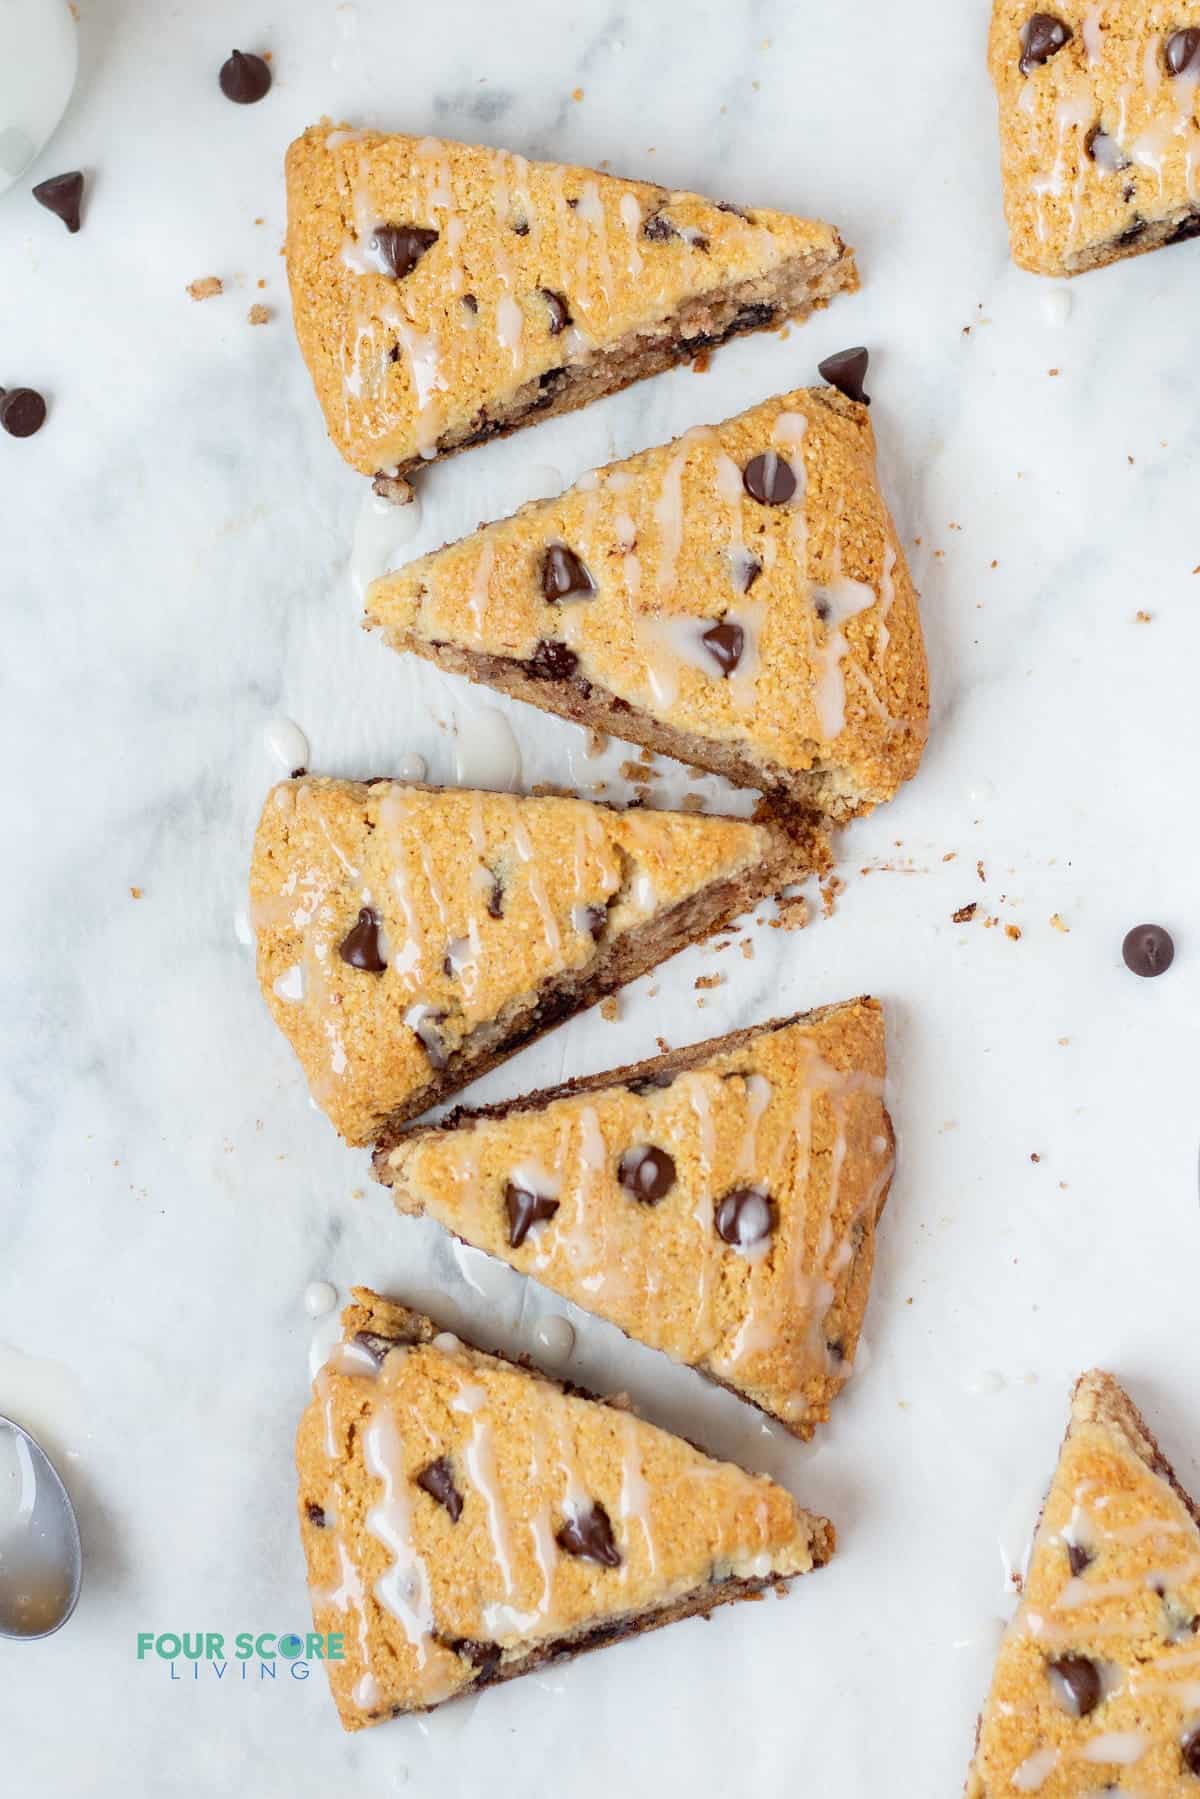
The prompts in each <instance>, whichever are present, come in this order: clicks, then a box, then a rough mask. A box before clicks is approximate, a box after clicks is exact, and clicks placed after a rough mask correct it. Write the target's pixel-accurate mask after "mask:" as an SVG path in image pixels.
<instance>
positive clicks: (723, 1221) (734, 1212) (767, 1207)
mask: <svg viewBox="0 0 1200 1799" xmlns="http://www.w3.org/2000/svg"><path fill="white" fill-rule="evenodd" d="M713 1223H714V1224H715V1226H716V1230H717V1235H718V1237H721V1238H722V1239H723V1240H724V1241H725V1242H726V1243H729V1244H731V1245H732V1247H733V1248H734V1249H750V1248H751V1247H752V1246H753V1245H754V1244H755V1243H761V1242H762V1240H763V1238H764V1237H769V1236H770V1234H771V1232H772V1231H773V1230H774V1228H775V1208H774V1203H773V1201H772V1200H771V1197H770V1195H769V1194H767V1193H760V1192H759V1190H758V1188H757V1187H735V1188H734V1190H733V1192H732V1193H727V1194H726V1195H725V1197H724V1199H723V1200H722V1201H721V1202H720V1204H719V1205H718V1207H717V1209H716V1212H715V1214H714V1216H713Z"/></svg>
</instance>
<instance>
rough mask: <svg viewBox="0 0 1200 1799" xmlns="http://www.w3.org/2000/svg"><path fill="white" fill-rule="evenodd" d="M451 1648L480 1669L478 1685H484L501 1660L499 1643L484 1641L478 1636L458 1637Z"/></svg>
mask: <svg viewBox="0 0 1200 1799" xmlns="http://www.w3.org/2000/svg"><path fill="white" fill-rule="evenodd" d="M450 1648H451V1649H452V1650H453V1651H454V1653H455V1655H461V1656H462V1657H463V1658H464V1660H466V1661H468V1662H470V1664H471V1666H472V1667H473V1668H478V1669H479V1679H478V1680H477V1681H476V1683H475V1684H476V1686H482V1685H483V1684H484V1682H485V1681H488V1680H490V1679H491V1677H492V1675H493V1674H494V1673H495V1670H496V1665H497V1663H498V1662H499V1660H500V1645H499V1643H488V1642H483V1641H481V1640H480V1639H479V1638H478V1637H456V1638H455V1639H454V1641H453V1642H452V1643H451V1644H450Z"/></svg>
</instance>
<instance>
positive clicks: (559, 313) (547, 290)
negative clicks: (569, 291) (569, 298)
mask: <svg viewBox="0 0 1200 1799" xmlns="http://www.w3.org/2000/svg"><path fill="white" fill-rule="evenodd" d="M538 292H539V294H541V296H542V298H543V300H544V301H545V302H546V306H547V309H548V311H549V313H550V335H551V337H557V336H558V334H559V332H560V331H565V330H566V328H567V326H568V325H569V324H570V323H571V314H570V313H569V312H568V310H567V302H566V300H565V299H564V298H563V296H562V295H561V294H558V293H555V291H554V289H553V288H552V287H539V288H538Z"/></svg>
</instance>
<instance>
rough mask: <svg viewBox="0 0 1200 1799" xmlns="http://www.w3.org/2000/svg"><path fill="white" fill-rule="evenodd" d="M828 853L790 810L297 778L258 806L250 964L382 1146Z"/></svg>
mask: <svg viewBox="0 0 1200 1799" xmlns="http://www.w3.org/2000/svg"><path fill="white" fill-rule="evenodd" d="M826 855H827V850H826V846H825V844H824V841H823V839H822V838H821V837H820V835H819V834H818V833H816V832H815V831H814V830H813V829H812V828H811V827H810V826H809V825H808V824H807V823H806V821H804V820H803V819H801V818H798V817H796V818H793V817H790V816H789V817H788V818H787V819H785V820H784V821H783V822H780V821H779V820H778V819H776V818H774V817H768V816H766V815H765V814H764V816H763V818H762V820H761V822H751V821H748V820H743V819H736V818H714V817H705V816H701V815H698V814H694V813H689V814H680V813H673V812H657V811H648V810H641V809H636V810H630V811H627V812H615V811H613V810H611V809H610V808H608V807H606V806H598V805H593V804H591V803H590V802H588V801H586V800H577V799H569V798H537V799H535V798H528V799H527V798H518V797H515V796H514V795H512V794H500V793H473V792H469V791H465V790H462V789H456V788H430V787H425V786H418V785H409V784H405V783H400V782H392V781H373V782H371V783H369V784H368V783H365V782H356V781H338V780H329V779H324V778H319V777H315V776H307V777H305V778H303V779H300V780H292V781H284V782H282V783H281V784H280V785H279V786H278V787H276V788H274V789H273V790H272V791H271V793H270V794H269V795H268V796H267V801H266V804H265V805H264V807H263V812H262V818H261V819H260V821H259V827H258V834H257V837H256V839H255V846H254V859H253V863H252V866H251V871H250V901H251V922H252V923H253V926H254V928H255V931H256V933H257V938H258V978H259V982H260V984H261V986H262V990H263V994H264V996H265V998H266V1001H267V1004H268V1006H269V1007H270V1009H271V1012H272V1015H273V1016H274V1019H275V1022H276V1023H277V1024H278V1026H279V1028H280V1029H281V1030H282V1031H283V1033H284V1035H285V1036H286V1037H287V1039H288V1041H289V1042H290V1043H291V1045H292V1047H293V1049H294V1050H295V1051H296V1054H297V1055H298V1056H299V1058H300V1062H301V1064H302V1066H303V1068H304V1072H305V1074H306V1075H307V1077H308V1081H309V1085H310V1087H311V1089H312V1093H313V1097H314V1098H315V1099H316V1101H317V1103H318V1104H319V1105H320V1106H322V1107H323V1109H324V1110H325V1111H326V1112H327V1113H328V1115H329V1117H330V1119H331V1120H332V1122H333V1123H334V1125H336V1127H337V1129H338V1130H339V1131H340V1132H341V1133H342V1135H343V1136H344V1137H345V1138H346V1140H347V1141H348V1142H350V1143H371V1142H374V1141H375V1140H376V1139H378V1138H379V1137H380V1136H382V1135H383V1134H384V1133H385V1131H387V1130H388V1129H389V1128H390V1127H395V1126H397V1125H400V1124H402V1123H404V1121H405V1120H406V1119H409V1118H415V1117H416V1116H417V1115H418V1114H419V1113H421V1112H424V1111H425V1110H426V1109H427V1108H428V1107H429V1106H431V1105H434V1104H435V1103H436V1102H437V1101H438V1100H440V1099H444V1098H445V1097H446V1096H447V1095H448V1094H451V1093H455V1092H457V1091H458V1089H459V1088H460V1087H463V1086H465V1085H466V1083H467V1082H468V1081H470V1080H474V1078H475V1077H476V1076H477V1075H480V1074H483V1073H484V1072H485V1071H486V1070H487V1069H489V1068H491V1067H493V1066H494V1065H495V1064H496V1063H497V1062H499V1061H501V1060H503V1058H504V1057H505V1056H509V1055H511V1054H512V1053H513V1051H514V1050H517V1049H520V1048H521V1047H522V1046H523V1045H524V1044H526V1043H529V1042H531V1041H532V1040H533V1039H534V1038H535V1037H537V1036H540V1035H541V1033H542V1032H543V1031H545V1030H547V1029H549V1027H550V1026H551V1025H554V1024H557V1023H559V1021H560V1020H561V1019H564V1018H567V1017H569V1016H570V1015H571V1014H572V1013H574V1012H577V1011H579V1010H580V1009H581V1008H582V1007H585V1006H590V1005H592V1004H593V1003H594V1001H596V1000H597V999H600V998H601V997H602V996H603V995H604V994H606V993H611V992H612V991H613V990H614V989H615V988H617V987H620V986H622V985H624V983H625V982H626V981H631V980H634V979H635V978H636V977H637V976H638V975H641V974H644V973H645V972H646V970H647V969H648V968H652V967H653V966H654V965H655V963H657V962H661V961H662V959H663V958H664V957H665V956H670V955H673V954H674V953H675V951H676V950H679V949H682V948H684V947H685V946H686V945H687V944H689V943H692V942H694V941H695V940H696V939H698V938H700V937H703V936H705V935H707V933H708V932H710V931H712V930H714V929H715V928H716V927H717V926H718V925H720V924H723V923H725V922H726V921H727V920H728V919H730V918H732V917H733V916H735V915H736V914H737V913H738V912H741V911H743V910H744V909H745V908H746V907H747V906H752V905H754V904H755V903H756V902H757V901H758V900H761V899H764V898H766V897H767V896H769V895H770V894H772V893H774V892H776V891H778V889H779V888H780V887H782V886H784V885H786V884H787V883H788V882H789V881H792V880H795V879H798V878H802V877H803V876H804V875H805V874H806V873H808V872H811V870H812V869H814V868H816V867H820V866H823V862H824V858H825V856H826Z"/></svg>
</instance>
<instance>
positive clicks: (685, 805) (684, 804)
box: [680, 793, 704, 812]
mask: <svg viewBox="0 0 1200 1799" xmlns="http://www.w3.org/2000/svg"><path fill="white" fill-rule="evenodd" d="M680 810H681V811H683V812H703V810H704V795H703V794H702V793H685V794H684V796H683V799H682V800H681V801H680Z"/></svg>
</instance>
